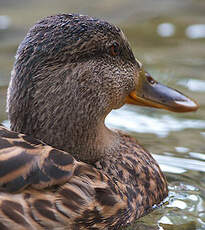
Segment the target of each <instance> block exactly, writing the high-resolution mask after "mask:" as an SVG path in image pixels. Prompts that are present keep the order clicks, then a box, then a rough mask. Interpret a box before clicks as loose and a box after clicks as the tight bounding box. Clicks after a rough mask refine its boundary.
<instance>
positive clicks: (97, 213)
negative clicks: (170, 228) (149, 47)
mask: <svg viewBox="0 0 205 230" xmlns="http://www.w3.org/2000/svg"><path fill="white" fill-rule="evenodd" d="M125 103H131V104H136V105H143V106H151V107H157V108H164V109H167V110H171V111H176V112H188V111H194V110H196V109H197V107H198V106H197V104H196V103H195V102H194V101H192V100H191V99H189V98H187V97H186V96H184V95H183V94H181V93H179V92H178V91H175V90H174V89H171V88H168V87H166V86H163V85H161V84H160V83H158V82H156V81H155V80H154V79H153V78H152V77H151V76H150V75H149V74H148V73H147V72H145V71H144V70H143V68H142V65H141V63H140V62H139V61H137V60H136V59H135V58H134V55H133V53H132V50H131V48H130V46H129V44H128V41H127V39H126V37H125V35H124V34H123V32H122V31H121V30H120V29H119V28H118V27H116V26H114V25H111V24H109V23H108V22H105V21H101V20H98V19H95V18H91V17H88V16H82V15H71V14H61V15H56V16H51V17H47V18H45V19H43V20H41V21H39V22H38V23H37V24H36V25H35V26H34V27H33V28H31V29H30V31H29V32H28V34H27V35H26V37H25V39H24V40H23V42H22V43H21V45H20V46H19V48H18V51H17V55H16V62H15V65H14V68H13V71H12V76H11V82H10V85H9V90H8V113H9V119H10V122H11V130H12V131H9V130H7V129H6V128H4V127H3V126H1V127H0V147H1V148H0V184H1V186H0V189H1V193H0V229H2V230H6V229H16V230H18V229H21V230H22V229H26V230H28V229H30V230H37V229H73V230H74V229H75V230H77V229H118V228H119V227H122V226H126V225H128V224H130V223H132V222H133V221H134V220H135V219H137V218H139V217H141V216H143V215H145V214H147V213H148V212H150V211H151V210H152V207H153V205H155V204H159V203H160V202H161V201H162V200H163V199H164V198H165V197H166V196H167V193H168V190H167V182H166V179H165V177H164V175H163V174H162V172H161V170H160V168H159V166H158V164H157V163H156V161H155V160H154V159H153V158H152V156H151V155H150V153H149V152H147V151H146V150H144V149H143V148H142V147H141V146H140V145H139V144H137V143H136V141H135V140H134V139H133V138H131V137H129V136H127V135H125V134H122V133H121V132H118V131H111V130H109V129H108V128H107V127H105V125H104V119H105V117H106V116H107V114H108V113H109V112H110V111H111V110H112V109H117V108H120V107H121V106H122V105H124V104H125ZM51 146H52V147H51Z"/></svg>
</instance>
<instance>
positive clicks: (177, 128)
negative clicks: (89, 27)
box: [0, 0, 205, 230]
mask: <svg viewBox="0 0 205 230" xmlns="http://www.w3.org/2000/svg"><path fill="white" fill-rule="evenodd" d="M57 12H81V13H84V14H89V15H94V16H98V17H101V18H105V19H107V20H109V21H111V22H113V23H117V24H118V25H120V26H121V28H123V30H124V31H125V33H126V35H127V37H128V38H129V41H130V43H131V45H132V47H133V50H134V53H135V56H136V57H137V58H138V59H139V60H140V61H141V62H142V63H144V66H145V68H146V69H147V70H148V71H149V72H150V73H151V74H152V76H153V77H155V78H156V79H157V80H159V81H161V82H162V83H164V84H167V85H169V86H170V87H173V88H177V89H179V90H180V91H182V92H184V93H185V94H187V95H189V96H191V97H193V98H195V99H196V100H197V101H198V103H199V104H200V109H199V111H197V112H194V113H187V114H175V113H171V112H168V111H162V110H156V109H149V108H139V107H138V108H137V107H133V106H124V107H123V108H121V109H120V110H116V111H113V112H112V113H111V114H110V115H109V116H108V117H107V119H106V123H107V125H108V126H110V127H114V128H118V129H122V130H125V131H127V132H128V133H130V134H131V135H133V136H135V137H136V138H137V139H138V141H139V143H141V144H142V145H143V146H144V147H145V148H147V149H148V150H149V151H150V152H152V153H153V156H154V158H155V159H156V160H157V161H158V162H159V164H160V166H161V168H162V170H163V171H164V173H165V175H166V176H167V179H168V182H169V191H170V193H169V197H168V202H169V204H168V205H163V206H162V207H161V208H159V209H156V210H155V211H154V212H153V213H151V214H150V215H148V216H146V217H144V218H142V219H140V220H139V221H136V223H135V225H134V226H133V227H131V228H130V229H132V230H134V229H140V230H145V229H146V230H147V229H150V230H156V229H159V230H170V229H171V230H183V229H186V230H188V229H189V230H194V229H197V230H200V229H205V144H204V142H205V119H204V117H205V100H204V95H205V94H204V93H205V64H204V63H205V48H204V47H205V32H204V31H205V29H204V28H205V2H204V1H202V0H195V1H194V0H181V1H177V0H166V1H164V0H155V1H151V0H138V1H135V0H127V1H122V0H119V1H115V0H112V1H110V0H109V1H108V0H101V1H94V0H89V1H86V3H85V1H82V0H76V1H57V2H55V1H49V7H48V1H47V0H45V1H39V0H36V1H26V3H25V2H24V0H18V1H14V0H8V1H5V2H0V122H4V123H5V124H6V125H8V122H7V115H6V113H5V105H6V88H7V85H8V82H9V75H10V70H11V68H12V64H13V61H14V54H15V51H16V48H17V45H18V43H19V42H20V40H22V39H23V37H24V35H25V33H26V31H27V29H28V28H29V26H31V25H32V24H33V23H34V22H35V21H36V20H38V19H39V18H41V17H42V16H46V15H50V14H54V13H57Z"/></svg>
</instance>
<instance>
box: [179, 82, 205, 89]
mask: <svg viewBox="0 0 205 230" xmlns="http://www.w3.org/2000/svg"><path fill="white" fill-rule="evenodd" d="M178 84H179V85H183V86H185V87H187V88H188V89H189V90H191V91H197V92H205V81H203V80H197V79H183V80H180V81H179V82H178Z"/></svg>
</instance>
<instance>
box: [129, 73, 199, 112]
mask: <svg viewBox="0 0 205 230" xmlns="http://www.w3.org/2000/svg"><path fill="white" fill-rule="evenodd" d="M125 103H127V104H134V105H141V106H149V107H154V108H159V109H166V110H169V111H173V112H191V111H196V110H197V109H198V108H199V105H198V104H197V103H196V102H195V101H194V100H193V99H190V98H189V97H187V96H185V95H183V94H182V93H180V92H179V91H177V90H175V89H172V88H169V87H167V86H165V85H162V84H160V83H158V82H157V81H155V80H154V79H153V78H152V77H151V76H150V74H148V73H147V72H144V71H143V70H141V71H140V74H139V81H138V86H137V87H136V90H134V91H132V92H131V93H130V94H129V95H128V96H127V98H126V102H125Z"/></svg>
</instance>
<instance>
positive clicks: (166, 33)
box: [157, 23, 175, 37]
mask: <svg viewBox="0 0 205 230" xmlns="http://www.w3.org/2000/svg"><path fill="white" fill-rule="evenodd" d="M157 32H158V34H159V35H160V36H162V37H171V36H172V35H174V33H175V26H174V25H173V24H172V23H161V24H159V25H158V27H157Z"/></svg>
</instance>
